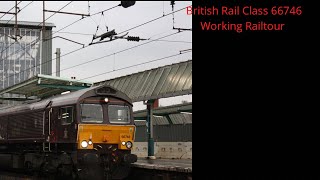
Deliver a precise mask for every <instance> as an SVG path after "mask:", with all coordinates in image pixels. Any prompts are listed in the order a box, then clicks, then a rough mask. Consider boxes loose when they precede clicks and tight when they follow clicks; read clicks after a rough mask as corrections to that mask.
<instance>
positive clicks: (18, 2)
mask: <svg viewBox="0 0 320 180" xmlns="http://www.w3.org/2000/svg"><path fill="white" fill-rule="evenodd" d="M21 2H22V1H19V2H18V3H17V5H19V4H20V3H21ZM15 7H16V6H13V7H12V8H11V9H10V10H9V11H7V13H4V14H3V15H2V16H1V17H0V19H1V18H3V17H4V16H5V15H7V14H8V13H9V12H10V11H11V10H12V9H14V8H15Z"/></svg>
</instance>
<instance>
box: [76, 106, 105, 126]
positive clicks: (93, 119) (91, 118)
mask: <svg viewBox="0 0 320 180" xmlns="http://www.w3.org/2000/svg"><path fill="white" fill-rule="evenodd" d="M81 122H84V123H102V122H103V110H102V106H101V104H81Z"/></svg>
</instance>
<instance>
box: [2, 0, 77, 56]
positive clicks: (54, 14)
mask: <svg viewBox="0 0 320 180" xmlns="http://www.w3.org/2000/svg"><path fill="white" fill-rule="evenodd" d="M71 2H72V1H70V2H69V3H67V4H66V5H64V6H63V7H62V8H60V9H59V11H61V10H62V9H64V8H65V7H67V6H68V5H69V4H70V3H71ZM59 11H58V12H59ZM56 13H57V12H55V13H54V14H52V15H51V16H50V17H48V18H46V19H45V21H46V20H48V19H50V18H51V17H52V16H53V15H55V14H56ZM8 22H9V21H8ZM41 24H42V22H41V23H39V24H38V25H37V26H40V25H41ZM24 36H25V35H24ZM22 37H23V36H22ZM22 37H21V38H22ZM38 41H39V40H38ZM38 41H37V40H35V42H31V43H30V46H31V45H32V44H35V43H37V42H38ZM15 43H16V42H13V43H11V44H10V45H9V46H8V47H7V48H6V49H4V50H3V51H1V53H3V52H4V51H5V50H7V49H8V48H9V47H10V46H12V45H13V44H15ZM30 46H29V47H30ZM19 51H21V50H18V51H16V52H19ZM16 52H14V53H16ZM1 53H0V54H1Z"/></svg>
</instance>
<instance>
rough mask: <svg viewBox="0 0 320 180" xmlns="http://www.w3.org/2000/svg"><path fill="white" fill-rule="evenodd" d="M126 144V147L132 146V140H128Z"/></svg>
mask: <svg viewBox="0 0 320 180" xmlns="http://www.w3.org/2000/svg"><path fill="white" fill-rule="evenodd" d="M126 146H127V148H128V149H130V148H132V142H131V141H128V142H127V143H126Z"/></svg>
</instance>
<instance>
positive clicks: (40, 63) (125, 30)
mask: <svg viewBox="0 0 320 180" xmlns="http://www.w3.org/2000/svg"><path fill="white" fill-rule="evenodd" d="M118 6H119V5H117V6H114V7H111V8H108V9H106V10H103V11H100V12H97V13H94V14H92V15H91V16H94V15H97V14H99V13H101V12H105V11H107V10H111V9H113V8H115V7H118ZM183 9H185V7H184V8H181V9H179V10H176V11H174V12H171V13H168V14H166V15H164V16H160V17H157V18H155V19H152V20H149V21H147V22H144V23H142V24H139V25H137V26H134V27H132V28H129V29H127V30H125V31H122V32H121V33H123V32H127V31H129V30H132V29H135V28H138V27H141V26H143V25H146V24H148V23H151V22H154V21H156V20H158V19H161V18H163V17H166V16H168V15H170V14H172V13H176V12H179V11H181V10H183ZM89 17H90V16H89ZM84 18H86V17H82V18H81V19H79V20H77V21H75V22H73V23H71V24H74V23H76V22H78V21H80V20H82V19H84ZM71 24H70V25H71ZM70 25H68V26H70ZM68 26H65V27H63V28H61V29H60V30H58V31H56V32H55V33H58V32H59V31H61V30H63V29H65V28H66V27H68ZM177 33H179V32H176V33H173V34H177ZM53 34H54V33H53ZM53 34H52V35H53ZM119 34H120V33H119ZM173 34H171V35H173ZM165 37H168V36H164V37H160V38H157V39H155V40H150V41H149V42H146V43H143V44H140V45H138V46H133V47H131V48H127V49H125V50H122V51H120V52H123V51H126V50H129V49H132V48H134V47H139V46H141V45H144V44H148V43H150V42H154V41H157V40H159V39H162V38H165ZM88 46H89V45H88ZM88 46H85V47H81V48H79V49H75V50H73V51H70V52H68V53H66V54H63V55H61V56H60V58H61V57H63V56H67V55H70V54H72V53H75V52H77V51H79V50H82V49H84V48H87V47H88ZM120 52H117V53H120ZM107 56H110V55H107ZM107 56H104V57H107ZM55 59H56V58H53V59H52V60H51V61H53V60H55ZM99 59H101V58H99ZM51 61H46V62H43V63H40V64H38V65H36V66H33V67H30V68H28V69H25V70H23V71H20V72H18V73H15V74H13V75H11V76H8V78H9V77H12V76H14V75H17V74H20V73H23V72H26V71H27V70H30V69H32V68H35V67H38V66H40V65H43V64H46V63H49V62H51ZM82 64H83V63H82ZM82 64H78V65H76V66H73V67H77V66H80V65H82ZM85 64H87V63H85ZM73 67H69V68H66V69H70V68H73ZM66 69H62V70H60V72H61V71H63V70H66ZM53 73H55V72H53ZM53 73H51V75H52V74H53Z"/></svg>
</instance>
